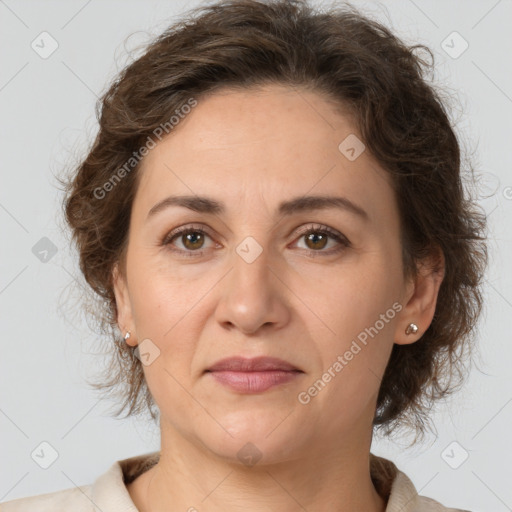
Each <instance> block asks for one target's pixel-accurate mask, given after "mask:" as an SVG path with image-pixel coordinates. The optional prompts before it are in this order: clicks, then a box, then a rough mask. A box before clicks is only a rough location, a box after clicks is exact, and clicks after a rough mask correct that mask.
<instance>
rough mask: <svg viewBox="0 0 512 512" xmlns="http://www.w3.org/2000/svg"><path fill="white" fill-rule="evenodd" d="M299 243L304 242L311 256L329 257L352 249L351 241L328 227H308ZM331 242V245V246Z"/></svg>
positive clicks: (301, 235)
mask: <svg viewBox="0 0 512 512" xmlns="http://www.w3.org/2000/svg"><path fill="white" fill-rule="evenodd" d="M298 240H299V242H301V241H304V244H305V247H302V249H304V250H306V251H307V252H308V253H309V255H310V256H313V257H314V256H321V255H325V256H329V255H332V254H335V253H338V252H341V251H343V250H344V249H347V248H349V247H351V244H350V242H349V240H348V239H347V238H346V237H345V236H344V235H342V234H341V233H339V232H337V231H334V230H333V229H331V228H329V227H328V226H323V225H320V226H308V228H307V229H306V230H304V231H303V232H302V233H301V234H300V237H299V239H298ZM330 240H331V241H333V242H334V243H331V246H329V243H330Z"/></svg>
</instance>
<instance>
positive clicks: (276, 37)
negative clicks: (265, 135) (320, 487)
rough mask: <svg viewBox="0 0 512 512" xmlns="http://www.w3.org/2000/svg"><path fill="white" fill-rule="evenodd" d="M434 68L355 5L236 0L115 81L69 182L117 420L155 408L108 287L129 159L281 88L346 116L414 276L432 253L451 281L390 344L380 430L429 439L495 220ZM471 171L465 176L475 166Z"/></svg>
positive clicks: (123, 239) (171, 32)
mask: <svg viewBox="0 0 512 512" xmlns="http://www.w3.org/2000/svg"><path fill="white" fill-rule="evenodd" d="M427 56H428V58H427ZM433 69H434V58H433V55H432V52H431V51H430V50H429V49H428V48H427V47H426V46H424V45H420V44H416V45H414V46H407V45H406V44H405V43H404V42H403V41H401V40H400V39H399V38H397V37H396V36H395V35H393V33H392V32H391V31H390V30H389V29H388V28H386V27H385V26H383V25H382V24H380V23H379V22H377V21H374V20H371V19H369V18H368V17H366V16H363V15H362V14H361V13H360V12H359V11H358V10H357V9H355V8H354V7H352V6H350V5H342V6H338V7H332V8H330V9H329V10H328V11H326V12H322V11H320V10H315V9H314V8H313V7H311V6H310V5H308V4H307V3H306V1H305V0H277V1H268V2H263V1H256V0H230V1H224V2H218V3H215V4H212V5H208V6H202V7H199V8H196V9H194V10H192V11H189V13H188V15H187V16H186V17H184V18H182V19H181V20H180V21H178V22H176V23H174V24H173V25H172V26H170V27H169V28H167V29H166V30H165V31H164V32H163V33H162V34H160V35H159V36H157V37H156V38H154V39H153V40H152V41H151V42H150V44H148V45H147V46H146V47H145V51H144V53H143V54H142V55H141V56H140V57H139V58H137V59H136V60H134V61H133V62H131V63H129V64H128V65H126V67H125V68H124V69H123V70H122V71H121V72H119V74H118V75H117V76H116V77H115V78H114V80H113V81H112V83H111V85H110V86H109V89H108V90H107V91H106V92H105V93H104V94H103V96H102V97H101V98H100V100H99V102H98V104H97V111H96V114H97V118H98V122H99V131H98V133H97V135H96V138H95V140H94V143H93V144H92V146H91V147H90V150H89V152H88V154H87V156H86V157H85V159H83V160H82V161H81V162H80V163H79V165H78V166H77V168H76V167H75V168H74V169H73V172H72V173H71V174H70V176H69V177H68V178H66V179H64V180H61V183H63V184H64V190H65V200H64V203H63V209H64V214H65V219H66V221H67V223H68V224H69V226H70V227H71V231H72V240H73V242H74V243H75V244H76V248H77V250H78V253H79V262H80V269H81V272H82V273H83V277H84V278H85V280H86V282H87V283H88V285H89V286H90V287H91V289H92V290H93V292H94V296H95V297H97V298H98V307H97V308H96V310H95V311H94V313H93V314H94V315H95V318H96V319H97V322H98V325H100V326H101V331H102V333H103V334H105V335H107V338H108V339H109V340H113V341H117V343H112V344H111V349H110V353H111V356H112V357H111V358H110V359H109V365H108V367H107V368H105V369H104V371H103V372H102V373H101V374H100V375H99V378H98V380H97V381H96V382H95V383H94V384H93V386H94V387H95V388H97V389H99V390H103V391H105V390H108V391H111V392H114V393H115V394H116V396H117V403H118V404H120V408H119V409H118V410H117V412H116V415H117V416H119V415H120V414H121V413H122V412H123V411H125V410H127V416H130V415H135V414H139V413H142V412H147V411H149V413H150V414H151V416H152V418H153V419H155V418H156V414H157V413H156V410H155V405H156V404H155V403H154V401H153V398H152V396H151V393H150V392H149V390H148V387H147V385H146V382H145V378H144V373H143V368H142V364H141V362H140V360H139V359H138V357H136V355H135V354H134V350H133V348H132V347H129V346H128V345H127V344H126V343H122V342H121V343H119V331H118V329H117V313H118V312H117V307H116V300H115V296H114V292H113V269H114V267H115V265H116V264H117V263H119V265H120V269H121V271H122V272H125V271H126V268H125V256H126V248H127V238H128V231H129V222H130V213H131V207H132V202H133V199H134V196H135V193H136V191H137V186H138V174H140V173H138V169H139V168H140V162H139V161H138V160H137V158H135V159H134V156H135V155H138V154H139V153H142V151H141V147H143V146H144V145H148V141H149V140H150V139H151V140H154V137H155V136H157V137H158V138H160V137H159V136H158V135H156V134H160V133H161V132H162V127H167V128H169V126H170V124H172V123H170V122H169V119H170V118H172V116H175V114H177V113H180V112H187V110H186V109H185V107H184V106H185V105H187V104H191V99H196V100H198V101H200V100H201V98H204V97H206V95H209V94H214V93H215V91H218V90H220V89H226V88H242V89H246V88H252V87H258V86H264V85H268V84H279V85H285V86H290V87H294V88H295V87H302V88H307V89H308V90H311V91H314V92H317V93H319V94H321V95H323V96H324V97H325V98H328V99H329V100H333V102H334V103H335V104H336V105H339V106H340V107H341V108H343V109H344V110H345V111H346V112H348V113H349V114H350V115H351V118H352V119H353V122H354V123H355V126H356V127H357V129H358V130H359V133H360V135H361V137H362V139H363V141H364V144H365V145H366V150H367V151H369V152H370V154H371V155H372V156H373V157H374V158H375V159H376V161H377V162H379V164H380V166H381V167H382V168H383V169H385V170H386V171H387V172H388V173H389V175H390V176H391V178H392V185H393V187H394V190H395V193H396V198H397V203H398V208H399V213H400V224H401V243H402V248H403V249H402V252H403V268H404V275H406V276H415V275H416V274H417V272H418V271H419V270H418V269H419V264H420V263H421V262H425V261H427V260H428V259H429V258H431V260H432V261H433V265H434V267H435V265H436V263H435V261H434V259H432V256H433V255H434V254H435V253H436V251H437V252H438V253H439V251H441V252H442V256H443V258H444V279H443V281H442V284H441V287H440V290H439V294H438V298H437V304H436V310H435V315H434V318H433V320H432V323H431V325H430V326H429V328H428V329H427V330H426V331H425V333H424V334H423V335H422V337H421V338H420V339H419V340H418V341H417V342H415V343H412V344H407V345H398V344H395V345H394V346H393V349H392V352H391V355H390V359H389V362H388V364H387V367H386V370H385V373H384V376H383V378H382V382H381V385H380V389H379V393H378V397H377V408H376V412H375V417H374V420H373V424H374V426H378V427H379V428H381V429H384V431H385V432H386V434H388V433H390V432H391V431H392V430H393V429H394V428H395V427H396V426H397V425H399V424H400V425H404V424H407V425H409V426H412V427H413V429H415V430H416V431H417V432H419V433H423V432H424V430H425V424H426V423H428V415H427V413H428V411H429V410H430V408H431V407H432V405H433V404H434V402H435V401H436V400H438V399H440V398H442V397H444V396H446V395H448V394H449V393H452V392H453V391H454V390H455V389H456V388H458V387H459V386H460V385H461V383H462V381H463V380H464V375H465V373H464V371H463V367H464V364H465V360H466V355H467V351H468V350H469V349H470V348H471V346H472V345H473V339H474V334H475V332H474V331H475V326H476V323H477V320H478V317H479V315H480V313H481V309H482V292H481V283H482V279H483V273H484V271H485V267H486V264H487V247H486V244H485V239H486V236H485V230H486V218H485V215H484V214H483V213H482V210H481V208H480V207H479V206H478V205H477V204H476V202H475V201H474V200H473V201H472V200H471V198H470V190H469V188H467V187H465V185H466V184H465V183H464V182H463V178H464V176H463V173H462V170H461V149H460V146H459V142H458V139H457V136H456V134H455V133H454V129H453V128H452V126H451V122H450V120H449V115H448V111H447V107H446V106H445V100H442V99H441V98H442V96H441V93H440V90H437V89H436V87H435V86H434V85H430V84H429V83H428V74H429V73H430V72H432V71H433ZM189 110H190V109H189ZM179 117H182V115H181V114H180V116H179ZM175 118H176V119H178V117H176V116H175ZM167 128H166V132H169V133H171V129H172V126H171V127H170V129H169V130H167ZM170 136H172V134H171V135H170ZM127 163H128V164H129V167H127ZM122 169H124V172H121V170H122ZM465 174H466V175H467V176H466V178H468V179H469V178H471V177H473V175H474V170H473V169H471V168H470V169H469V171H467V172H466V173H465ZM114 179H115V181H114ZM108 184H110V185H108ZM107 191H108V193H106V192H107ZM438 263H439V259H438ZM440 268H441V267H439V266H438V267H435V269H437V270H439V269H440Z"/></svg>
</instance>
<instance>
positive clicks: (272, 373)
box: [210, 370, 302, 393]
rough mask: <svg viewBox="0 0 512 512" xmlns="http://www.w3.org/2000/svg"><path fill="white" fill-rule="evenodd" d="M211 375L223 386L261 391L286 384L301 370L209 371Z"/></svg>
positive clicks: (237, 389) (235, 389) (248, 390)
mask: <svg viewBox="0 0 512 512" xmlns="http://www.w3.org/2000/svg"><path fill="white" fill-rule="evenodd" d="M210 373H211V375H212V377H213V378H214V379H215V380H217V381H218V382H220V383H221V384H224V385H225V386H227V387H229V388H231V389H233V390H234V391H239V392H241V393H261V392H262V391H266V390H267V389H270V388H272V387H274V386H278V385H280V384H286V383H287V382H290V381H292V380H294V379H295V378H296V377H298V376H299V375H300V374H301V373H302V372H298V371H284V370H267V371H259V372H234V371H218V372H210Z"/></svg>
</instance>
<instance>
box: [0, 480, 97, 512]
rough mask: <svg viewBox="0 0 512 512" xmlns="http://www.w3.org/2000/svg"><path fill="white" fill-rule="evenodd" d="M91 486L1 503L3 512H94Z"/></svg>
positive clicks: (0, 506)
mask: <svg viewBox="0 0 512 512" xmlns="http://www.w3.org/2000/svg"><path fill="white" fill-rule="evenodd" d="M91 488H92V486H91V485H83V486H81V487H74V488H70V489H64V490H62V491H56V492H50V493H46V494H39V495H36V496H29V497H27V498H18V499H16V500H11V501H6V502H4V503H0V511H1V512H34V511H36V510H37V512H59V511H63V512H64V511H68V510H73V512H90V511H94V506H93V504H92V502H91V499H90V496H91Z"/></svg>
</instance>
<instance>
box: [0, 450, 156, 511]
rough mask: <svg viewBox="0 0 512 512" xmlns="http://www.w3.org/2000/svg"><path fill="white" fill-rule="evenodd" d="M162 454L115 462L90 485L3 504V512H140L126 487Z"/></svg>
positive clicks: (145, 455)
mask: <svg viewBox="0 0 512 512" xmlns="http://www.w3.org/2000/svg"><path fill="white" fill-rule="evenodd" d="M158 459H159V452H151V453H148V454H143V455H137V456H135V457H130V458H128V459H123V460H119V461H116V462H114V463H113V464H112V465H111V466H110V468H109V469H108V470H107V471H106V472H105V473H103V474H102V475H100V476H99V477H98V478H96V480H95V481H94V482H93V483H92V484H90V485H82V486H77V487H73V488H69V489H64V490H62V491H56V492H50V493H46V494H38V495H35V496H29V497H26V498H18V499H15V500H11V501H5V502H3V503H0V512H70V511H72V512H98V511H99V510H100V511H103V512H106V511H109V512H114V511H115V512H117V511H123V512H137V508H136V507H135V505H134V503H133V501H132V499H131V496H130V494H129V492H128V490H127V488H126V484H128V483H130V482H131V481H133V480H134V479H135V478H136V477H137V476H139V475H140V474H141V473H142V472H144V471H147V470H148V469H149V468H151V467H152V466H153V465H154V464H156V462H157V461H158Z"/></svg>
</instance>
